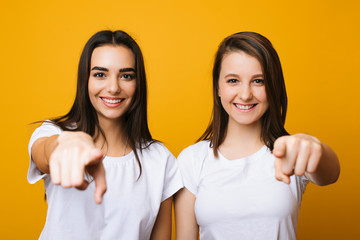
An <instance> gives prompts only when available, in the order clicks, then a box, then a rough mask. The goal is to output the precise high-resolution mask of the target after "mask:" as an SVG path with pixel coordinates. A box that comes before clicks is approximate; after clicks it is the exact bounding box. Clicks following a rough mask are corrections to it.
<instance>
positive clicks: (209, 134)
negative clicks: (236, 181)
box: [197, 32, 288, 157]
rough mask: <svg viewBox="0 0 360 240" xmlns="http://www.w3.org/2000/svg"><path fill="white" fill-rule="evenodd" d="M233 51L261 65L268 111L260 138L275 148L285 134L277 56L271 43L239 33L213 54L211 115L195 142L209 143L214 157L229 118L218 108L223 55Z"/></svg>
mask: <svg viewBox="0 0 360 240" xmlns="http://www.w3.org/2000/svg"><path fill="white" fill-rule="evenodd" d="M232 51H243V52H245V53H246V54H249V55H251V56H253V57H255V58H256V59H257V60H258V61H259V62H260V64H261V66H262V69H263V74H264V82H265V90H266V96H267V100H268V102H269V108H268V110H267V111H266V112H265V113H264V115H263V116H262V117H261V138H262V140H263V141H264V143H265V144H266V146H267V147H268V148H270V149H271V150H272V149H273V148H274V142H275V140H276V139H277V138H278V137H280V136H283V135H288V132H287V131H286V130H285V128H284V124H285V118H286V109H287V95H286V89H285V82H284V77H283V73H282V69H281V63H280V60H279V57H278V55H277V53H276V51H275V49H274V47H273V46H272V44H271V42H270V41H269V40H268V39H267V38H265V37H264V36H262V35H260V34H258V33H255V32H239V33H235V34H233V35H231V36H229V37H227V38H225V39H224V40H223V41H222V42H221V44H220V46H219V49H218V51H217V53H216V57H215V62H214V67H213V104H214V105H213V113H212V117H211V119H210V123H209V126H208V127H207V129H206V130H205V132H204V133H203V135H202V136H201V137H200V138H199V139H198V140H197V141H202V140H210V145H211V146H212V147H213V152H214V155H215V156H216V157H217V156H218V148H219V146H220V145H221V143H222V142H223V141H224V139H225V136H226V131H227V125H228V119H229V115H228V114H227V113H226V111H225V110H224V108H223V107H222V105H221V100H220V97H219V95H218V91H219V75H220V70H221V63H222V59H223V57H224V55H225V54H226V53H229V52H232Z"/></svg>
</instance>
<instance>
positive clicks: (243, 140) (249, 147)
mask: <svg viewBox="0 0 360 240" xmlns="http://www.w3.org/2000/svg"><path fill="white" fill-rule="evenodd" d="M263 145H264V142H263V140H262V139H261V122H260V121H257V122H255V123H253V124H249V125H243V124H238V123H237V122H235V121H231V119H229V123H228V126H227V131H226V136H225V139H224V142H223V143H222V144H221V145H220V146H219V150H220V152H221V153H222V154H223V155H224V156H225V157H226V158H227V159H239V158H243V157H247V156H250V155H251V154H253V153H255V152H256V151H258V150H259V149H260V148H261V147H262V146H263Z"/></svg>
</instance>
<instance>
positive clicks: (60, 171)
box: [31, 131, 106, 203]
mask: <svg viewBox="0 0 360 240" xmlns="http://www.w3.org/2000/svg"><path fill="white" fill-rule="evenodd" d="M31 156H32V159H33V160H34V162H35V163H36V165H37V167H38V168H39V169H40V171H42V172H44V173H49V174H50V176H51V181H52V182H53V184H55V185H61V186H63V187H65V188H70V187H76V188H78V189H86V188H87V186H88V184H89V183H88V182H87V181H86V180H85V179H84V173H85V171H86V170H87V171H88V172H89V173H90V175H92V176H93V178H94V180H95V185H96V189H95V194H94V198H95V201H96V202H97V203H101V201H102V195H103V194H104V193H105V191H106V181H105V170H104V166H103V164H102V157H103V155H102V152H101V151H100V150H99V149H97V148H96V147H95V144H94V142H93V139H92V138H91V136H89V135H88V134H86V133H84V132H66V131H64V132H62V133H61V134H60V135H55V136H51V137H43V138H39V139H38V140H36V141H35V142H34V144H33V145H32V147H31Z"/></svg>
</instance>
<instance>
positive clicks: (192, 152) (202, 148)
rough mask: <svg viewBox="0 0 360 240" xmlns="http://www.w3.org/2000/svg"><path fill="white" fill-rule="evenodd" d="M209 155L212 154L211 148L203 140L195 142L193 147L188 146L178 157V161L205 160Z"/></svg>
mask: <svg viewBox="0 0 360 240" xmlns="http://www.w3.org/2000/svg"><path fill="white" fill-rule="evenodd" d="M209 153H212V148H211V147H210V141H208V140H204V141H201V142H197V143H195V144H193V145H190V146H188V147H187V148H185V149H184V150H182V151H181V153H180V154H179V156H178V159H182V158H187V157H193V158H206V157H207V156H208V155H209Z"/></svg>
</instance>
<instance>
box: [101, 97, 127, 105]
mask: <svg viewBox="0 0 360 240" xmlns="http://www.w3.org/2000/svg"><path fill="white" fill-rule="evenodd" d="M100 98H101V100H103V101H104V102H106V103H111V104H116V103H120V102H122V101H124V98H113V99H110V98H104V97H100Z"/></svg>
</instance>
